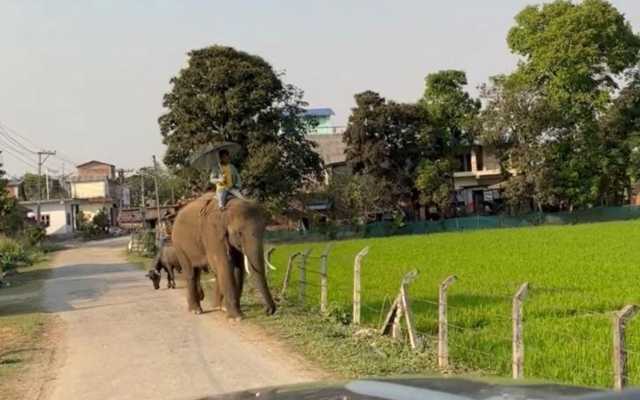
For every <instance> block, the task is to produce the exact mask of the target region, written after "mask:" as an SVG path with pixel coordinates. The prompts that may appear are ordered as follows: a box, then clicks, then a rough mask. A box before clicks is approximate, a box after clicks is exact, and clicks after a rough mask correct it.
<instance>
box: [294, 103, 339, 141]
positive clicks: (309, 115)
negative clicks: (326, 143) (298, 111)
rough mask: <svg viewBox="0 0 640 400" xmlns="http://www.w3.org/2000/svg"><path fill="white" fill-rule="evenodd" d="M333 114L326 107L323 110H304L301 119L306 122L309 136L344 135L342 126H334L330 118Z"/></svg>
mask: <svg viewBox="0 0 640 400" xmlns="http://www.w3.org/2000/svg"><path fill="white" fill-rule="evenodd" d="M334 115H335V113H334V112H333V110H332V109H330V108H328V107H323V108H309V109H307V110H305V112H304V114H303V116H302V117H303V118H304V119H305V120H306V121H308V123H309V125H310V126H311V129H310V131H309V134H311V135H335V134H340V135H342V133H344V130H345V127H344V126H337V125H334V124H333V122H332V120H331V117H333V116H334Z"/></svg>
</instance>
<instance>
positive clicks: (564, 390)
mask: <svg viewBox="0 0 640 400" xmlns="http://www.w3.org/2000/svg"><path fill="white" fill-rule="evenodd" d="M207 399H218V400H245V399H246V400H248V399H253V400H294V399H296V400H298V399H306V400H325V399H326V400H364V399H385V400H418V399H420V400H476V399H477V400H530V399H531V400H534V399H535V400H546V399H590V400H591V399H593V400H595V399H640V392H635V393H632V392H628V393H625V394H620V393H613V392H604V391H597V390H595V389H586V388H580V387H575V386H561V385H551V384H514V383H508V384H500V383H499V382H498V381H486V380H475V379H460V378H400V379H362V380H352V381H348V382H345V383H341V384H331V385H325V384H309V385H293V386H283V387H273V388H266V389H255V390H246V391H242V392H236V393H230V394H226V395H221V396H214V397H209V398H207ZM203 400H204V399H203Z"/></svg>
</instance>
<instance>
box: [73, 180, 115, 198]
mask: <svg viewBox="0 0 640 400" xmlns="http://www.w3.org/2000/svg"><path fill="white" fill-rule="evenodd" d="M107 190H108V187H107V182H106V181H98V182H72V183H71V197H73V198H74V199H91V198H96V197H109V193H107Z"/></svg>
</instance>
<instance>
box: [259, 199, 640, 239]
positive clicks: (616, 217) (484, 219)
mask: <svg viewBox="0 0 640 400" xmlns="http://www.w3.org/2000/svg"><path fill="white" fill-rule="evenodd" d="M637 218H640V206H635V205H628V206H620V207H593V208H589V209H584V210H576V211H573V212H568V211H564V212H555V213H543V212H533V213H529V214H525V215H520V216H509V215H480V214H477V215H473V216H465V217H457V218H448V219H441V220H439V221H415V222H407V223H396V222H391V221H382V222H375V223H370V224H366V225H362V226H321V227H318V228H316V229H311V230H304V231H302V230H275V231H268V232H267V234H266V239H267V240H270V241H273V242H286V241H312V240H313V241H322V240H334V239H350V238H357V237H361V238H369V237H385V236H394V235H413V234H426V233H437V232H457V231H469V230H478V229H501V228H519V227H527V226H537V225H573V224H584V223H593V222H606V221H624V220H630V219H637Z"/></svg>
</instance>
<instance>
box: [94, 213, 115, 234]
mask: <svg viewBox="0 0 640 400" xmlns="http://www.w3.org/2000/svg"><path fill="white" fill-rule="evenodd" d="M91 223H92V224H93V225H95V227H96V229H97V230H99V231H100V232H107V231H108V230H109V226H110V225H111V222H110V221H109V215H108V214H107V212H106V211H105V209H104V208H102V209H100V210H98V212H97V213H96V215H94V216H93V219H91Z"/></svg>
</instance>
